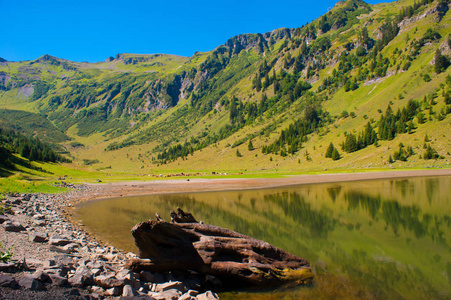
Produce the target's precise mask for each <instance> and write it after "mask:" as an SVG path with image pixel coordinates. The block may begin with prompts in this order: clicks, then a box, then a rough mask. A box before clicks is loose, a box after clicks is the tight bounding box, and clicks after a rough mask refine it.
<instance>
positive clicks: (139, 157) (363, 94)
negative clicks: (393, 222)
mask: <svg viewBox="0 0 451 300" xmlns="http://www.w3.org/2000/svg"><path fill="white" fill-rule="evenodd" d="M412 4H413V1H410V0H406V1H398V2H396V3H389V4H380V5H376V6H374V11H373V12H372V13H370V14H369V15H366V16H361V17H360V19H361V22H360V25H359V24H357V25H354V27H353V28H351V29H349V30H348V31H347V32H344V33H342V34H341V35H342V36H346V37H347V39H356V32H358V28H359V26H361V24H365V23H366V24H368V31H369V32H370V36H372V35H373V32H374V30H375V29H376V28H377V24H379V23H377V22H373V23H371V22H369V21H370V18H375V17H376V19H381V18H382V19H383V18H385V17H386V16H393V15H395V14H397V13H398V11H399V10H400V9H401V7H404V6H406V5H412ZM450 15H451V14H450V13H449V12H448V13H447V14H446V16H445V19H444V20H442V22H441V23H440V24H447V23H448V24H449V23H450V21H451V20H450ZM431 26H434V27H437V26H436V24H435V23H434V21H433V16H429V17H428V18H425V19H422V20H420V21H419V22H416V23H414V24H413V25H410V26H407V27H406V28H403V30H401V32H400V33H399V35H398V36H397V37H396V38H395V39H394V40H393V41H391V42H390V44H389V45H388V46H387V47H386V48H385V49H384V50H383V52H382V53H383V54H384V56H388V57H390V58H391V59H392V57H391V53H392V52H393V50H394V49H395V48H399V49H403V48H404V47H405V46H406V39H407V36H409V38H410V39H412V38H416V39H419V38H421V37H422V36H423V35H424V33H425V32H426V30H427V28H429V27H431ZM437 28H438V31H439V32H440V33H441V35H442V36H443V37H445V36H447V34H449V29H448V28H446V26H438V27H437ZM329 34H330V35H333V34H334V33H333V32H330V33H329ZM345 40H346V39H345ZM280 44H281V42H280V43H279V44H276V45H274V46H273V47H274V50H277V48H278V47H280ZM342 44H343V41H342V40H340V39H338V40H336V42H335V43H334V44H333V46H332V48H331V50H333V49H340V47H342ZM436 47H437V44H430V45H426V46H425V47H423V48H422V52H421V54H420V55H419V56H418V57H417V58H416V59H415V60H414V61H413V62H412V66H411V67H410V69H409V70H408V71H406V72H399V73H398V74H395V75H392V76H387V77H386V78H384V79H383V80H381V81H378V82H376V83H373V84H369V85H363V84H361V85H360V88H359V89H357V90H355V91H352V92H348V93H345V92H344V91H343V89H342V88H341V89H340V90H339V91H338V92H336V93H335V94H333V96H332V97H331V99H330V100H328V101H325V102H324V103H323V106H324V108H325V109H326V110H327V111H329V112H330V114H331V115H333V116H338V115H340V113H341V112H342V111H343V110H347V111H348V112H354V113H355V114H356V117H355V118H354V119H353V118H350V117H349V118H346V119H337V120H336V121H335V122H334V124H332V125H330V126H328V128H327V129H326V132H327V131H328V133H325V134H324V131H323V132H319V134H313V135H312V136H311V138H310V141H309V142H307V143H306V144H304V148H303V149H301V150H300V151H299V152H298V153H296V154H295V155H293V156H287V157H280V156H277V155H263V154H262V153H261V147H262V146H263V145H265V144H268V143H270V142H271V141H273V140H274V139H276V138H277V137H278V133H277V132H279V131H280V129H283V128H285V127H286V126H288V125H289V124H290V123H291V122H292V120H294V119H297V118H298V117H299V116H301V115H302V114H301V112H300V111H297V110H296V105H293V107H292V108H291V109H290V110H288V111H286V112H284V113H283V114H282V115H280V116H276V117H272V118H265V119H263V120H262V121H257V122H255V123H254V124H253V125H252V126H246V127H244V128H243V129H242V130H240V131H239V132H237V133H236V134H234V135H232V136H230V137H229V138H226V139H225V140H223V141H220V142H218V143H217V144H214V145H211V146H209V147H207V148H205V149H203V150H201V151H197V152H195V153H194V155H193V156H189V157H188V159H187V160H182V159H178V160H177V161H175V162H173V163H170V164H168V165H162V166H158V165H156V164H152V162H151V159H152V157H155V156H156V154H153V153H151V151H152V149H153V148H154V147H155V146H156V145H157V144H158V142H159V141H151V142H149V143H147V144H143V145H137V146H130V147H126V148H122V149H119V150H115V151H109V152H105V151H104V149H105V148H106V146H107V145H109V144H110V143H111V142H112V141H121V140H123V139H125V138H126V136H121V137H118V138H116V139H114V140H108V139H107V138H106V137H105V136H104V134H101V133H95V134H93V135H90V136H87V137H81V136H78V135H77V130H76V128H77V127H76V125H75V126H73V127H72V128H70V129H69V130H68V131H67V132H66V134H67V135H68V136H70V137H71V138H73V139H74V140H76V141H78V142H81V143H83V144H84V145H85V147H79V148H71V147H70V146H69V145H68V144H66V146H67V147H68V149H69V150H70V151H71V153H72V155H73V156H74V158H75V160H74V163H73V164H72V165H71V167H75V168H81V169H87V170H103V171H102V174H104V173H106V172H108V173H109V174H118V176H119V177H122V175H125V174H151V173H153V174H158V173H174V172H179V171H183V172H189V171H206V172H211V171H221V172H243V171H247V172H253V173H268V172H283V173H288V172H293V173H299V172H305V171H317V170H324V169H328V170H337V171H339V170H348V169H349V168H353V169H368V168H370V169H379V168H392V167H396V168H419V167H429V166H445V167H448V166H449V162H450V155H449V154H448V153H449V152H451V146H450V145H451V142H450V139H451V136H450V135H449V128H450V123H451V117H450V115H448V116H447V117H446V118H445V119H444V120H442V121H438V120H436V119H435V118H433V120H432V121H430V122H426V123H425V124H422V125H419V126H418V128H417V129H416V131H415V133H414V134H410V135H409V134H403V135H399V136H398V137H396V138H395V139H394V140H392V141H380V142H379V146H378V147H375V146H370V147H367V148H366V149H363V150H360V151H357V152H355V153H352V154H346V153H343V152H342V151H340V153H341V154H342V156H343V158H342V159H340V160H338V161H332V160H330V159H326V158H324V153H325V150H326V148H327V146H328V145H329V143H330V142H333V143H334V144H335V146H336V147H338V145H339V144H340V143H341V142H342V141H343V140H344V133H345V132H356V133H358V132H359V131H360V130H361V129H362V128H363V126H364V124H366V123H367V122H368V120H370V119H372V118H373V119H374V120H375V121H377V120H378V119H379V118H380V113H379V112H378V109H381V110H382V111H385V108H386V107H387V105H388V104H389V103H390V102H392V103H393V105H392V108H393V109H394V111H396V109H397V108H398V107H401V108H402V107H404V106H405V105H406V103H407V101H408V100H409V99H416V100H421V99H422V98H423V97H424V96H425V95H428V94H430V93H431V92H434V91H435V90H436V89H437V88H438V87H439V86H440V84H442V83H444V82H445V78H446V76H447V75H449V74H451V68H449V69H448V70H447V71H446V72H445V73H442V74H440V75H438V76H436V75H433V66H432V65H430V61H431V60H432V58H433V55H434V52H435V49H436ZM206 55H207V54H205V53H199V54H197V55H195V56H193V57H192V58H190V59H187V58H183V57H177V56H171V55H163V56H159V57H155V58H152V59H151V61H147V62H142V63H138V64H136V65H132V64H130V65H124V64H123V63H122V62H121V61H112V62H109V63H108V62H104V63H97V64H94V65H93V64H82V63H81V64H77V67H79V68H82V69H83V70H84V71H85V72H87V73H91V74H97V75H98V76H100V77H99V78H105V79H106V78H108V77H109V76H111V75H114V73H117V72H127V71H128V72H130V71H131V72H138V73H140V72H161V73H165V74H169V73H171V72H174V71H176V70H179V69H186V70H187V69H189V67H192V66H194V65H197V64H199V63H200V62H202V61H203V60H204V59H205V58H206ZM133 56H137V57H142V55H131V54H125V55H124V57H125V58H128V57H133ZM147 57H152V56H151V55H149V56H147ZM251 57H252V54H251ZM156 62H158V63H156ZM152 64H153V65H152ZM24 65H25V63H9V64H8V66H9V68H11V69H13V70H17V72H19V71H18V70H19V68H20V67H21V66H22V67H23V66H24ZM151 65H152V66H151ZM34 66H35V67H37V68H39V69H40V70H41V72H42V73H45V76H47V77H48V78H55V77H59V78H61V77H63V76H68V77H69V76H75V73H74V72H73V71H64V70H61V69H60V68H56V67H54V66H51V65H50V66H49V65H45V64H42V63H39V64H35V65H34ZM232 67H233V66H229V67H228V68H232ZM334 67H335V65H334V64H332V65H330V66H328V67H326V68H325V69H324V70H322V71H321V72H320V74H321V76H323V75H326V74H330V73H331V71H332V69H333V68H334ZM2 68H3V69H5V68H6V66H2V67H0V71H1V70H2ZM393 69H394V67H392V68H391V69H389V71H390V70H393ZM424 73H428V74H431V77H432V80H431V81H430V82H428V83H426V82H424V80H423V79H422V75H423V74H424ZM321 82H322V80H321V79H320V80H319V81H317V82H315V83H313V89H316V88H317V87H318V86H319V85H320V83H321ZM57 84H62V81H57ZM271 90H272V89H271V88H270V89H268V90H267V95H268V97H271V96H272V94H271V93H272V92H271ZM237 91H238V93H239V94H238V95H239V98H240V99H244V100H247V101H258V100H259V99H260V97H261V93H256V92H255V91H252V89H251V87H250V81H249V79H248V78H247V77H246V78H243V79H242V80H240V81H239V82H238V83H237V84H236V86H235V88H233V89H229V90H228V91H227V92H226V96H228V97H229V98H230V97H231V96H233V95H236V92H237ZM16 94H17V90H12V91H9V92H7V93H0V106H1V107H3V108H9V109H14V108H20V109H22V110H26V111H31V112H35V111H37V110H38V107H39V105H40V104H38V103H30V102H28V101H27V100H26V99H21V98H17V97H16ZM399 94H402V95H403V97H404V98H403V99H398V98H399V97H398V95H399ZM436 100H437V101H438V103H439V104H437V105H436V106H434V108H433V109H434V111H435V112H437V111H439V110H440V109H441V108H442V107H443V99H442V98H441V96H440V93H439V97H438V98H437V99H436ZM184 105H188V104H187V102H186V101H181V102H180V103H179V104H178V105H177V106H176V107H175V108H173V109H171V110H167V111H164V112H163V113H162V114H161V115H159V116H157V117H155V118H154V119H152V120H150V121H149V122H148V123H146V124H145V125H143V127H142V128H141V129H140V131H143V132H144V130H146V129H148V128H151V126H154V125H158V124H159V123H160V122H162V121H163V120H165V119H168V118H171V116H172V115H174V113H175V111H176V110H177V109H179V108H180V107H183V106H184ZM425 113H426V115H427V112H425ZM283 116H285V117H286V119H283V120H284V121H282V123H280V124H279V125H278V130H277V131H276V132H274V133H271V134H270V135H269V136H261V137H257V138H255V139H254V140H253V144H254V147H255V148H256V149H255V150H253V151H248V149H247V142H246V143H244V144H242V145H240V146H238V147H236V148H232V147H230V146H228V145H231V144H233V143H234V142H235V141H237V140H239V139H241V138H244V137H246V136H247V135H248V134H255V133H257V132H259V131H260V130H261V129H263V128H264V127H265V126H266V125H268V124H269V123H270V122H275V121H277V120H278V119H280V118H282V117H283ZM364 116H366V117H367V119H368V120H366V119H365V118H364ZM227 122H229V120H228V110H226V109H224V108H222V107H219V108H218V112H217V113H215V114H213V113H210V114H207V115H206V116H205V117H204V118H202V119H200V120H199V121H197V122H195V123H193V124H192V127H191V128H190V132H189V133H188V135H186V136H185V138H189V137H190V136H196V134H198V133H200V132H201V131H202V130H204V129H207V130H213V131H217V130H219V128H221V127H222V126H223V125H225V124H226V123H227ZM415 122H416V120H415ZM416 125H418V124H416ZM373 126H376V124H373ZM426 134H427V135H428V136H429V137H430V138H432V140H433V141H432V146H433V147H434V148H435V149H436V150H438V152H439V153H440V154H441V155H443V156H445V157H446V158H445V159H443V160H437V161H425V160H422V159H420V155H422V154H423V153H424V149H423V140H424V136H425V135H426ZM180 142H183V140H181V141H180ZM401 142H402V143H403V144H404V145H406V146H412V147H413V148H414V151H415V153H416V154H415V155H414V156H413V157H410V158H409V160H408V162H396V163H395V164H394V165H388V164H387V160H388V156H389V155H390V154H391V155H393V152H394V151H395V150H397V149H398V145H399V143H401ZM237 149H238V150H239V151H240V152H241V153H242V154H243V157H237V156H236V151H237ZM307 152H308V153H309V156H310V158H311V160H310V161H308V160H307V159H306V153H307ZM84 159H88V160H95V159H97V160H98V161H99V162H98V163H96V164H93V165H92V166H90V167H86V166H83V160H84ZM105 168H107V169H105ZM95 176H101V174H96V175H95Z"/></svg>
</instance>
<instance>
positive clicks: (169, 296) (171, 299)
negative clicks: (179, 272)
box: [152, 289, 183, 300]
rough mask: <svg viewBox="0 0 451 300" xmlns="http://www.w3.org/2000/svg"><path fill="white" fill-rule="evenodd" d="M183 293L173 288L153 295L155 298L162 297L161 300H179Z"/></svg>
mask: <svg viewBox="0 0 451 300" xmlns="http://www.w3.org/2000/svg"><path fill="white" fill-rule="evenodd" d="M182 295H183V293H182V292H180V291H178V290H175V289H171V290H167V291H164V292H159V293H157V294H153V295H152V297H153V298H155V299H159V300H160V299H161V300H163V299H165V300H177V299H179V298H180V296H182Z"/></svg>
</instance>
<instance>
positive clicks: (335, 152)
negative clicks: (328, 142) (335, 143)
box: [331, 148, 341, 160]
mask: <svg viewBox="0 0 451 300" xmlns="http://www.w3.org/2000/svg"><path fill="white" fill-rule="evenodd" d="M331 158H332V159H333V160H339V159H340V158H341V156H340V153H339V152H338V150H337V148H334V150H333V151H332V156H331Z"/></svg>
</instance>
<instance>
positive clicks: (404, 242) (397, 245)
mask: <svg viewBox="0 0 451 300" xmlns="http://www.w3.org/2000/svg"><path fill="white" fill-rule="evenodd" d="M176 207H181V208H182V209H183V210H185V211H189V212H191V213H193V215H194V216H195V217H196V219H198V220H203V221H204V222H205V223H207V224H214V225H218V226H221V227H226V228H229V229H232V230H235V231H238V232H241V233H243V234H246V235H250V236H252V237H255V238H258V239H261V240H264V241H266V242H269V243H271V244H273V245H275V246H277V247H280V248H282V249H284V250H287V251H288V252H291V253H293V254H296V255H298V256H300V257H302V258H305V259H307V260H308V261H309V262H310V264H311V266H312V270H313V272H314V274H315V282H314V287H309V288H306V287H303V288H290V289H281V290H277V291H269V292H268V291H266V292H265V293H244V292H239V293H238V292H232V293H224V294H221V298H224V299H280V298H283V299H298V298H303V297H307V298H312V299H313V298H331V297H335V298H340V297H342V298H376V299H387V298H390V299H400V298H405V299H451V176H441V177H421V178H409V179H396V180H393V179H391V180H368V181H358V182H345V183H328V184H315V185H301V186H291V187H282V188H272V189H259V190H248V191H227V192H208V193H185V194H169V195H151V196H143V197H128V198H119V199H109V200H102V201H96V202H92V203H88V204H85V205H83V206H81V207H80V208H79V209H78V211H77V215H76V217H77V218H78V219H80V220H82V222H83V224H85V226H86V228H87V229H88V230H89V231H91V232H93V233H94V234H96V235H97V236H98V237H99V238H100V239H102V240H103V241H107V242H109V243H110V244H112V245H114V246H116V247H118V248H121V249H123V250H125V251H133V252H136V251H137V249H136V248H135V246H134V243H133V237H132V235H131V233H130V229H131V228H132V227H133V225H135V224H136V223H138V222H141V221H144V220H147V219H149V218H154V215H155V212H159V213H160V215H161V216H162V217H163V219H165V220H167V221H169V220H170V217H169V211H170V210H171V209H175V208H176Z"/></svg>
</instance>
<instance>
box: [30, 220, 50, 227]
mask: <svg viewBox="0 0 451 300" xmlns="http://www.w3.org/2000/svg"><path fill="white" fill-rule="evenodd" d="M33 222H34V224H35V225H36V226H40V227H43V226H45V224H47V222H46V221H45V220H34V221H33Z"/></svg>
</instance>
